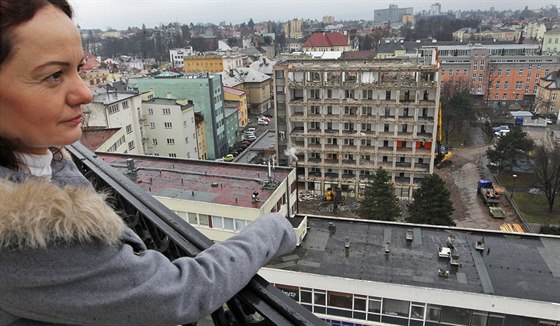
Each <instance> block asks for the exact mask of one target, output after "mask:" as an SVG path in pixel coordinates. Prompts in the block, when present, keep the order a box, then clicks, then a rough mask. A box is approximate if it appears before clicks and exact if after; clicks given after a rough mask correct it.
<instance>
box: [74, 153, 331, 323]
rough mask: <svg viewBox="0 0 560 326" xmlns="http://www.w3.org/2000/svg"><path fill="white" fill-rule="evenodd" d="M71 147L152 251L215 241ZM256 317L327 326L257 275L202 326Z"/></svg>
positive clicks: (177, 252) (179, 252) (193, 250)
mask: <svg viewBox="0 0 560 326" xmlns="http://www.w3.org/2000/svg"><path fill="white" fill-rule="evenodd" d="M67 149H68V151H69V152H70V153H71V155H72V158H73V160H74V161H75V163H76V165H77V166H78V168H79V169H80V171H81V172H82V174H84V175H86V176H87V177H88V179H89V180H90V181H91V182H92V184H93V185H94V186H95V187H96V188H97V189H98V190H102V191H104V192H109V193H110V197H112V198H113V199H114V200H113V201H112V204H113V206H114V208H115V210H116V211H117V212H119V213H120V214H121V215H122V216H123V219H124V221H125V222H126V223H127V225H128V226H129V227H130V228H131V229H132V230H133V231H134V232H136V233H137V234H139V235H140V236H141V238H142V239H143V241H144V242H145V244H146V246H147V247H148V248H149V249H153V250H157V251H159V252H161V253H162V254H164V255H165V256H166V257H168V258H169V259H172V260H173V259H176V258H179V257H185V256H189V257H193V256H196V255H197V254H199V253H200V252H201V251H203V250H205V249H207V248H208V247H209V246H211V245H212V243H213V242H212V241H211V240H209V239H208V238H206V237H205V236H204V235H202V234H201V233H200V232H198V231H197V230H196V229H194V228H193V227H192V226H191V225H190V224H188V223H187V222H186V221H184V220H183V219H181V218H180V217H178V216H177V215H175V214H174V213H173V212H172V211H170V210H169V209H168V208H167V207H165V206H164V205H163V204H162V203H160V202H159V201H157V200H156V199H154V198H153V197H152V196H151V195H149V194H147V193H146V192H144V191H143V190H141V189H140V188H139V187H138V186H137V185H136V184H134V183H133V182H131V181H130V180H128V179H127V178H123V177H122V175H120V174H119V173H118V172H116V171H115V170H113V168H111V167H110V166H109V165H107V164H106V163H105V162H103V161H102V160H100V159H97V158H96V156H95V155H94V154H93V153H91V152H90V151H89V150H87V149H86V148H85V147H83V146H82V145H73V146H68V147H67ZM185 291H188V289H185ZM154 304H165V303H161V302H154ZM254 320H262V321H261V322H259V323H257V324H263V325H265V324H266V325H324V322H322V321H321V320H320V319H318V318H317V317H315V316H314V315H313V314H312V313H311V312H309V311H308V310H307V309H305V308H303V307H302V306H300V305H299V304H297V303H296V302H295V301H293V300H292V299H290V298H289V297H288V296H286V295H284V294H283V293H282V291H280V290H279V289H277V288H275V287H274V286H273V285H272V284H270V283H268V282H267V281H266V280H265V279H263V278H262V277H260V276H258V275H256V276H254V277H253V279H252V280H251V281H250V282H249V284H248V285H247V286H246V287H245V288H244V289H243V290H241V291H240V292H239V293H238V294H237V295H236V296H234V297H233V298H232V299H230V300H229V301H228V302H227V303H226V305H224V307H222V308H220V309H219V310H217V311H215V312H213V313H212V315H211V321H209V320H206V319H204V320H203V324H205V325H207V324H209V323H210V322H211V324H213V325H219V326H222V325H223V326H226V325H249V324H254ZM192 325H194V324H192Z"/></svg>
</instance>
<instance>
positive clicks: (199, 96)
mask: <svg viewBox="0 0 560 326" xmlns="http://www.w3.org/2000/svg"><path fill="white" fill-rule="evenodd" d="M129 84H130V85H131V86H132V87H134V88H135V89H137V90H138V91H140V92H148V91H153V92H154V93H155V96H156V97H162V98H173V99H176V100H191V101H193V103H194V106H195V109H196V110H197V112H200V113H201V114H202V115H203V116H204V123H205V124H204V129H205V130H204V132H205V139H206V153H207V158H208V159H212V160H213V159H216V158H220V157H222V156H224V155H225V154H227V149H228V148H227V139H226V133H225V122H224V105H223V104H224V100H223V98H224V97H223V88H222V81H221V78H220V76H219V75H217V76H209V77H198V78H145V79H135V80H132V79H131V80H130V81H129Z"/></svg>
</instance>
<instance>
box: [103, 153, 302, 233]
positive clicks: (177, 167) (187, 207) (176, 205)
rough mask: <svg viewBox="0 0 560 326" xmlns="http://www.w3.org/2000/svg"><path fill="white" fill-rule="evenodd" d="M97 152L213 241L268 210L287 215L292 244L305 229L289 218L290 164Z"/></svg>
mask: <svg viewBox="0 0 560 326" xmlns="http://www.w3.org/2000/svg"><path fill="white" fill-rule="evenodd" d="M97 155H98V156H99V157H100V158H102V159H103V160H104V161H105V162H106V163H108V164H110V165H111V166H112V167H113V168H115V169H117V170H119V171H121V172H122V173H123V175H124V176H126V177H128V178H130V179H132V180H133V181H134V182H135V183H136V184H138V185H139V186H140V187H141V188H143V189H144V190H145V191H147V192H148V193H150V194H151V195H153V196H154V198H155V199H157V200H159V201H160V202H161V203H162V204H164V205H165V206H167V207H168V208H169V209H171V210H172V211H174V212H175V213H176V214H177V215H179V216H180V217H182V218H183V219H184V220H186V221H187V222H189V223H190V224H191V225H192V226H194V227H195V228H196V229H197V230H199V231H200V232H202V233H203V234H204V235H205V236H207V237H208V238H210V239H212V240H214V241H223V240H225V239H227V238H229V237H231V236H233V235H235V234H236V233H238V232H239V231H240V230H241V229H243V228H244V227H245V226H246V225H248V224H249V223H251V222H252V221H254V220H255V219H257V218H258V217H259V216H262V215H264V214H267V213H270V212H278V213H280V214H282V215H284V216H286V217H290V220H291V222H292V225H293V226H294V229H295V232H296V234H297V238H298V244H299V243H300V242H301V240H302V239H303V237H304V236H305V233H306V232H307V220H306V219H304V218H292V217H293V216H294V215H295V209H296V205H297V204H296V199H297V190H296V186H295V185H296V174H295V170H294V169H291V168H287V167H279V166H266V165H254V164H238V163H224V162H214V161H202V160H188V159H172V158H169V157H166V158H164V157H154V156H145V155H122V154H115V153H100V152H97ZM128 159H132V160H133V162H131V163H133V165H134V173H129V166H128V164H127V163H128V162H127V160H128ZM255 194H256V195H255Z"/></svg>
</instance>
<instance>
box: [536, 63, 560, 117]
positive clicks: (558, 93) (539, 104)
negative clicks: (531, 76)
mask: <svg viewBox="0 0 560 326" xmlns="http://www.w3.org/2000/svg"><path fill="white" fill-rule="evenodd" d="M536 93H537V94H536V97H535V113H538V114H558V112H560V70H556V71H553V72H551V73H549V74H548V75H546V76H544V77H543V78H541V80H540V83H539V84H538V86H537V92H536ZM557 117H558V118H560V115H558V116H557Z"/></svg>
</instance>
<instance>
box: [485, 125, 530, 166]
mask: <svg viewBox="0 0 560 326" xmlns="http://www.w3.org/2000/svg"><path fill="white" fill-rule="evenodd" d="M534 148H535V142H534V141H533V140H532V139H531V138H529V137H527V133H526V132H524V131H523V130H522V129H521V127H519V126H514V127H513V128H511V130H510V132H508V133H507V134H505V135H503V136H501V137H500V138H499V139H498V141H497V142H496V146H495V147H494V148H488V150H486V155H488V160H490V162H495V163H498V166H499V168H498V169H499V170H500V171H502V170H507V169H508V168H509V171H513V167H514V166H515V165H516V163H517V160H519V159H520V158H522V157H526V156H528V155H529V152H531V151H532V150H533V149H534Z"/></svg>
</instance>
